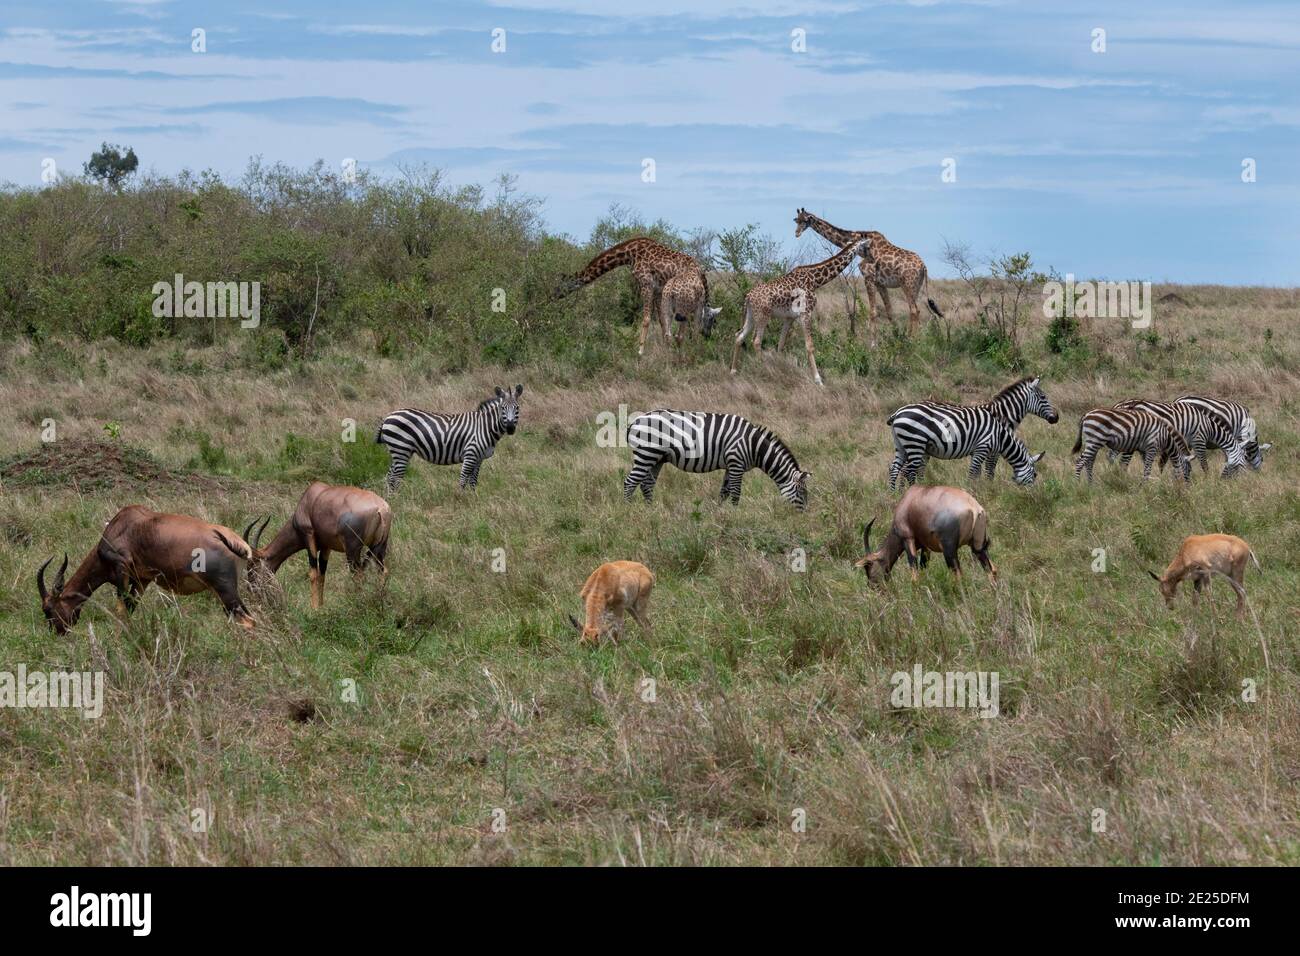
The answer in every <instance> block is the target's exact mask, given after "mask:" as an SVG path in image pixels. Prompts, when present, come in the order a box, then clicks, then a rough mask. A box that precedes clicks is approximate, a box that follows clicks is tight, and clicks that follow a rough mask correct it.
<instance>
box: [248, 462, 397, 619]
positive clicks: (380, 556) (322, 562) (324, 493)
mask: <svg viewBox="0 0 1300 956" xmlns="http://www.w3.org/2000/svg"><path fill="white" fill-rule="evenodd" d="M270 522H271V519H270V518H269V517H268V518H267V519H266V520H265V521H263V522H262V526H261V527H260V528H258V529H257V531H256V532H253V525H255V524H257V521H256V519H255V520H254V521H253V522H252V524H250V525H249V526H248V528H247V529H246V530H245V531H244V537H245V538H248V539H249V541H250V542H251V543H252V546H253V555H252V559H251V560H250V561H249V563H248V583H249V584H251V585H253V586H254V587H260V586H261V585H262V584H264V583H265V582H266V581H267V580H269V579H270V577H271V575H273V574H275V572H276V571H278V570H279V569H280V565H282V564H284V562H285V561H287V560H288V559H289V558H291V557H292V556H293V555H295V554H297V553H298V552H299V551H303V550H305V551H306V552H307V564H308V566H309V567H310V568H311V571H310V577H311V606H312V607H320V606H321V605H322V604H324V603H325V568H326V565H327V564H328V563H329V554H330V552H331V551H341V552H342V553H343V554H345V555H346V556H347V559H348V567H349V568H351V569H352V570H353V571H360V570H361V569H362V568H364V567H366V566H367V565H369V564H370V563H371V562H374V563H375V564H377V565H379V570H380V571H381V572H382V573H383V574H384V575H385V576H387V574H388V569H387V568H386V567H385V566H384V558H385V556H386V555H387V553H388V533H389V530H390V529H391V528H392V525H393V516H392V513H391V512H390V511H389V509H388V502H387V501H385V500H384V499H383V498H381V497H379V495H377V494H375V493H374V492H372V491H365V490H364V489H362V488H353V487H351V486H348V485H327V484H325V482H323V481H313V482H312V483H311V484H310V485H308V486H307V490H306V491H304V492H303V493H302V497H301V498H299V499H298V507H296V508H295V509H294V512H293V517H292V518H290V519H289V520H288V521H287V522H285V525H284V527H283V528H281V529H280V530H279V531H278V532H277V533H276V535H275V537H274V538H272V539H271V543H270V544H268V545H267V546H266V547H264V548H263V547H259V544H260V542H261V540H262V532H263V531H265V530H266V526H267V525H268V524H270ZM250 533H252V535H253V536H252V537H251V538H249V534H250Z"/></svg>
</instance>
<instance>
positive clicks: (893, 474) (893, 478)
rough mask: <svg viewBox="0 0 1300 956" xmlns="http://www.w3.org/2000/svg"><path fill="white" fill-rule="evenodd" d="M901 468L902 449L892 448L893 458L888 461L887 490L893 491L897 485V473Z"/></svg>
mask: <svg viewBox="0 0 1300 956" xmlns="http://www.w3.org/2000/svg"><path fill="white" fill-rule="evenodd" d="M902 470H903V451H902V449H901V448H895V449H894V460H893V461H891V462H890V463H889V490H890V491H893V490H894V489H895V488H897V487H898V473H899V472H900V471H902Z"/></svg>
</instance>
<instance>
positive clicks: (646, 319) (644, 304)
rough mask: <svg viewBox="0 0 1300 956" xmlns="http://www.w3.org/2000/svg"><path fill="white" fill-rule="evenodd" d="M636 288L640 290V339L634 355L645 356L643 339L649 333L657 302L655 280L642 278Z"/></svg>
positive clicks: (648, 277)
mask: <svg viewBox="0 0 1300 956" xmlns="http://www.w3.org/2000/svg"><path fill="white" fill-rule="evenodd" d="M637 286H638V288H639V289H640V290H641V339H640V342H639V343H638V345H637V350H636V354H637V355H644V354H645V339H646V335H647V334H648V333H649V331H650V317H651V316H652V315H653V314H654V307H655V303H656V300H657V298H658V297H657V296H656V294H655V280H654V277H653V276H643V277H642V278H641V279H639V280H638V281H637Z"/></svg>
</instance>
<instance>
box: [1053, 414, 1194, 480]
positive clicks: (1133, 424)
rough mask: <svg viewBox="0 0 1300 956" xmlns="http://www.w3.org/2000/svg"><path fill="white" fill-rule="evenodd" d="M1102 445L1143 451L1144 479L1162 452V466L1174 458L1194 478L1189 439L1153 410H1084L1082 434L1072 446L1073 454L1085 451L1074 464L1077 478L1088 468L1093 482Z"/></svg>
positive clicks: (1185, 477)
mask: <svg viewBox="0 0 1300 956" xmlns="http://www.w3.org/2000/svg"><path fill="white" fill-rule="evenodd" d="M1103 445H1105V446H1106V447H1108V448H1113V449H1114V450H1115V451H1117V452H1134V451H1140V452H1142V477H1143V478H1150V477H1151V466H1152V465H1153V464H1155V461H1156V455H1159V456H1160V464H1161V466H1163V465H1164V463H1165V462H1166V461H1168V460H1170V459H1173V460H1174V462H1175V464H1176V467H1177V470H1178V473H1179V474H1180V475H1181V476H1182V478H1183V480H1184V481H1189V480H1190V479H1191V474H1192V451H1191V449H1190V448H1189V447H1188V445H1187V440H1186V439H1185V438H1183V436H1182V434H1181V433H1180V432H1179V431H1178V429H1176V428H1174V427H1173V426H1172V425H1170V424H1169V423H1168V422H1167V421H1165V420H1164V419H1163V418H1159V417H1157V416H1155V415H1152V414H1151V413H1150V412H1144V411H1139V410H1137V409H1131V408H1094V409H1093V410H1092V411H1090V412H1086V413H1084V416H1083V418H1081V419H1079V435H1078V437H1077V438H1076V439H1075V441H1074V447H1073V448H1071V449H1070V454H1079V451H1080V450H1081V449H1082V451H1083V454H1081V455H1079V460H1078V461H1077V462H1076V463H1075V466H1074V477H1076V478H1078V477H1079V473H1080V472H1082V471H1085V470H1086V471H1087V472H1088V480H1089V481H1092V465H1093V462H1095V461H1096V460H1097V452H1099V451H1101V448H1102V446H1103Z"/></svg>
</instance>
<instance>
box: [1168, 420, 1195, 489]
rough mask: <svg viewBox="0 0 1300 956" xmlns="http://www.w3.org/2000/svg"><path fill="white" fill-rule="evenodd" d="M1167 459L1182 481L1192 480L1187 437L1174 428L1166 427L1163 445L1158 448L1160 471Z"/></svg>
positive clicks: (1190, 454)
mask: <svg viewBox="0 0 1300 956" xmlns="http://www.w3.org/2000/svg"><path fill="white" fill-rule="evenodd" d="M1167 461H1172V462H1173V463H1174V467H1175V468H1177V469H1178V476H1179V477H1180V478H1182V479H1183V481H1191V480H1192V449H1191V448H1190V447H1189V446H1188V444H1187V439H1186V438H1184V437H1183V436H1182V433H1181V432H1179V431H1178V429H1176V428H1168V429H1166V437H1165V446H1164V448H1162V449H1161V450H1160V468H1161V470H1162V471H1163V470H1164V467H1165V462H1167Z"/></svg>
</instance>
